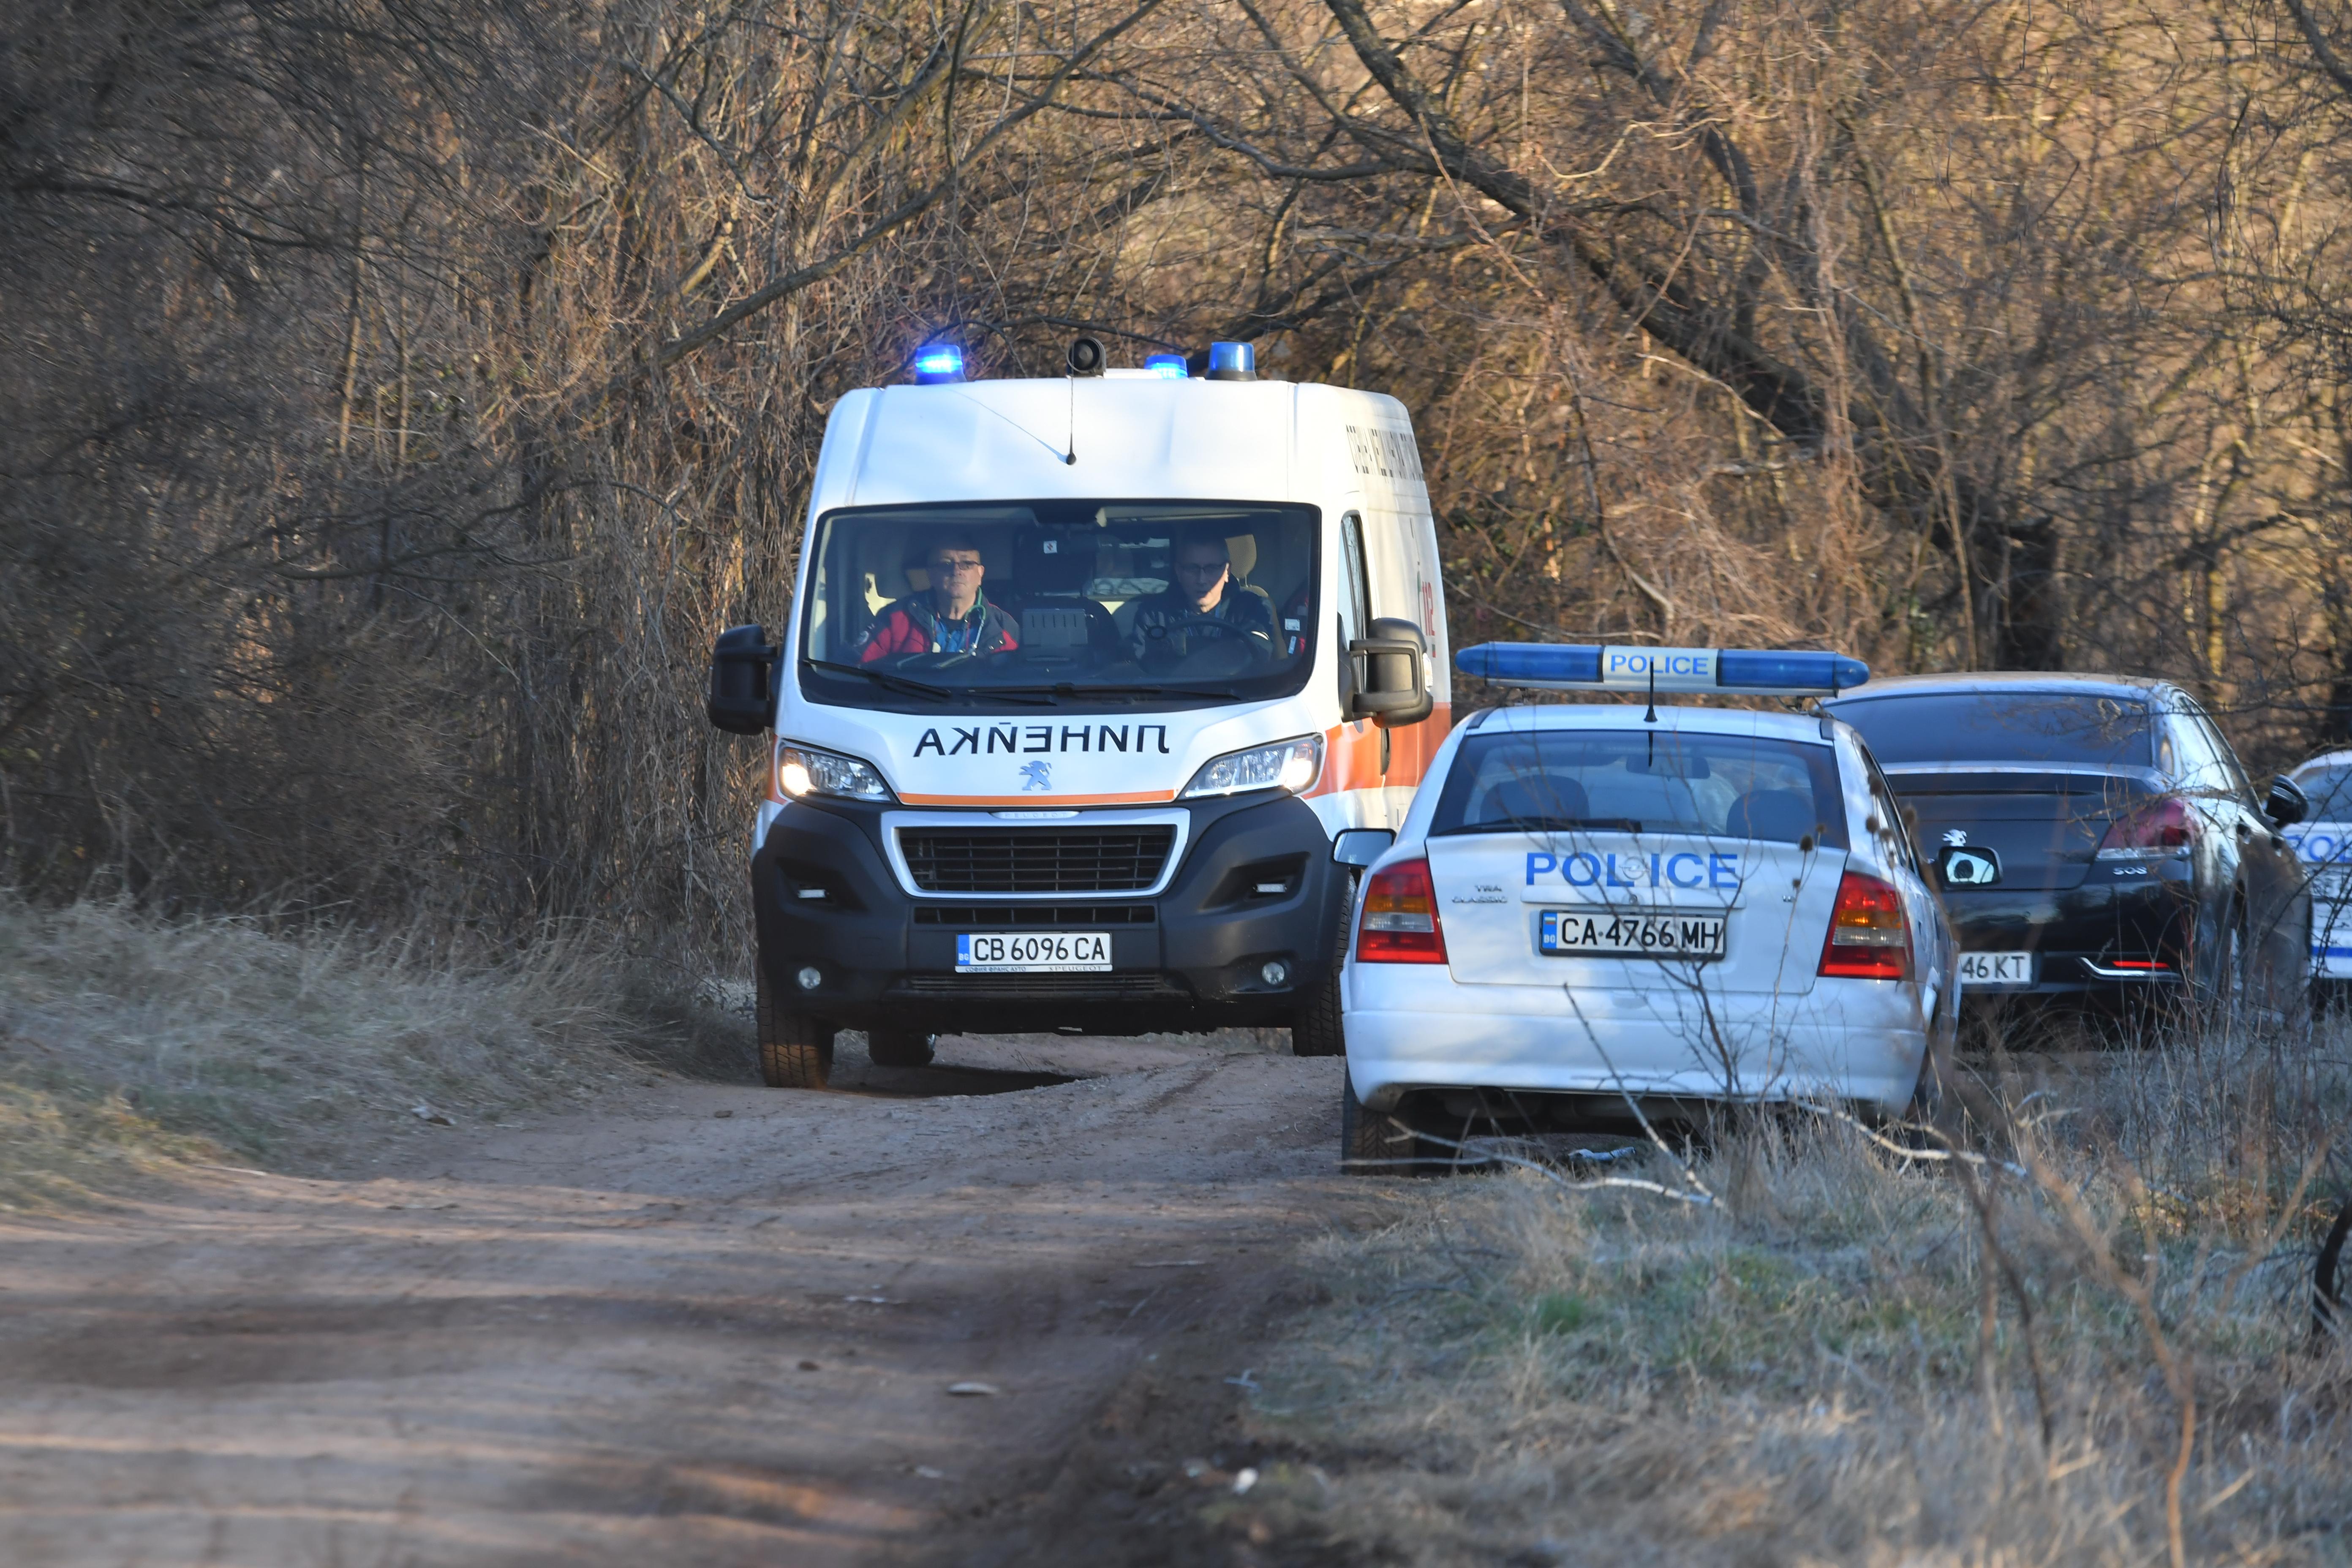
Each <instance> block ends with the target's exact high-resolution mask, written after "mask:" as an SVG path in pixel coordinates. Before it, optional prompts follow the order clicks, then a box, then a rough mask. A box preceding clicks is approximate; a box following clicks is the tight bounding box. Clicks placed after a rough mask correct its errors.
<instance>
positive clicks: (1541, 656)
mask: <svg viewBox="0 0 2352 1568" xmlns="http://www.w3.org/2000/svg"><path fill="white" fill-rule="evenodd" d="M1594 651H1595V650H1591V649H1549V650H1546V649H1540V647H1539V645H1486V647H1480V648H1468V649H1464V650H1463V651H1462V652H1461V654H1460V655H1459V658H1458V664H1459V666H1460V668H1463V669H1465V670H1468V671H1471V672H1472V673H1482V674H1486V676H1487V678H1488V679H1500V680H1502V681H1504V682H1505V683H1507V684H1517V685H1536V686H1544V687H1549V688H1551V689H1570V690H1575V689H1585V690H1603V689H1617V690H1620V691H1627V690H1632V691H1634V692H1639V691H1641V690H1642V689H1643V687H1642V683H1641V682H1639V681H1636V680H1631V679H1618V678H1617V674H1616V671H1615V668H1614V665H1613V664H1606V665H1605V667H1604V668H1602V669H1601V673H1600V674H1599V675H1598V676H1596V675H1594V674H1593V673H1592V672H1591V668H1590V664H1591V660H1590V656H1591V654H1592V653H1593V652H1594ZM1599 651H1600V652H1601V653H1602V654H1603V655H1604V656H1606V657H1607V658H1609V659H1613V658H1616V657H1617V656H1619V655H1621V654H1622V653H1625V652H1627V651H1629V650H1617V649H1607V650H1599ZM1630 651H1633V652H1635V653H1637V654H1638V653H1639V652H1640V651H1641V650H1630ZM1646 651H1647V654H1648V655H1649V656H1650V657H1651V658H1656V659H1657V660H1658V668H1668V666H1667V665H1666V663H1665V661H1664V658H1659V657H1658V656H1664V655H1694V656H1699V658H1700V659H1701V663H1702V667H1701V668H1699V670H1698V674H1697V677H1696V678H1695V679H1694V678H1692V677H1689V676H1687V675H1679V674H1678V675H1677V676H1675V678H1673V679H1668V678H1661V679H1658V680H1656V682H1655V684H1654V687H1653V688H1652V689H1654V691H1655V692H1659V693H1665V692H1670V691H1674V690H1676V689H1682V690H1720V691H1723V692H1724V693H1725V694H1727V695H1730V694H1737V693H1738V691H1739V690H1740V689H1741V688H1740V687H1739V686H1738V685H1735V683H1734V682H1733V681H1732V680H1731V679H1730V678H1729V677H1728V676H1727V675H1721V676H1719V675H1718V671H1719V669H1720V668H1721V667H1722V666H1724V665H1727V664H1728V663H1730V662H1731V661H1733V660H1737V659H1738V658H1749V659H1751V660H1756V659H1774V658H1790V657H1791V656H1759V655H1747V656H1743V655H1740V654H1738V653H1737V652H1735V651H1733V650H1668V649H1654V650H1646ZM1551 655H1581V656H1585V660H1586V668H1584V669H1583V670H1581V671H1580V673H1578V674H1577V675H1575V676H1573V677H1571V678H1570V679H1539V678H1540V677H1542V676H1543V675H1545V674H1546V673H1547V670H1546V668H1543V667H1544V666H1545V664H1546V663H1547V659H1548V656H1551ZM1793 657H1794V658H1811V659H1816V660H1832V659H1834V658H1835V656H1831V655H1807V656H1793ZM1686 663H1687V661H1686ZM1481 664H1483V665H1484V666H1485V668H1475V667H1478V666H1480V665H1481ZM1637 668H1638V667H1637ZM1816 668H1827V667H1826V666H1817V667H1816ZM1836 668H1837V671H1838V673H1837V675H1836V676H1833V677H1829V678H1826V679H1828V680H1829V681H1831V682H1832V684H1830V685H1829V686H1828V687H1827V688H1826V689H1816V688H1814V687H1813V686H1812V685H1811V684H1810V678H1805V677H1802V676H1800V677H1798V678H1794V679H1791V678H1790V676H1789V674H1788V672H1787V670H1786V669H1785V668H1783V669H1781V670H1780V674H1779V678H1778V684H1777V685H1768V684H1767V682H1766V681H1764V680H1761V679H1759V680H1757V681H1754V682H1752V683H1750V684H1749V685H1748V687H1747V689H1750V690H1759V691H1760V690H1764V689H1777V690H1779V691H1780V692H1781V693H1782V694H1799V693H1802V692H1815V693H1816V694H1821V695H1826V694H1827V693H1828V691H1829V690H1834V689H1837V686H1838V684H1843V685H1855V684H1859V683H1860V682H1861V681H1863V680H1866V679H1867V678H1868V672H1867V669H1866V668H1864V667H1863V666H1861V665H1859V664H1858V663H1855V662H1853V661H1851V660H1840V661H1837V664H1836ZM1718 679H1720V684H1718V683H1717V682H1718ZM1955 963H1956V943H1955V942H1954V940H1953V937H1952V934H1951V931H1950V929H1949V927H1948V924H1947V922H1946V921H1945V919H1944V916H1943V913H1942V910H1941V906H1940V904H1939V903H1938V901H1937V897H1936V894H1935V892H1934V890H1933V889H1932V887H1931V885H1930V882H1929V879H1928V877H1927V873H1926V871H1925V870H1924V868H1922V866H1921V865H1920V863H1919V860H1918V858H1917V854H1916V847H1914V846H1913V845H1912V843H1911V842H1910V837H1909V835H1908V834H1907V832H1906V829H1905V826H1904V818H1903V816H1902V815H1901V812H1900V809H1899V807H1898V806H1897V805H1896V804H1895V798H1894V795H1893V794H1892V792H1891V791H1890V790H1889V789H1888V788H1887V785H1886V784H1885V779H1884V777H1883V776H1882V775H1880V773H1879V772H1878V769H1877V767H1876V764H1875V763H1874V762H1873V761H1872V760H1871V759H1870V755H1869V752H1868V751H1867V749H1866V748H1865V747H1864V744H1863V743H1862V741H1861V738H1860V736H1859V735H1858V734H1857V733H1856V731H1853V729H1852V728H1851V727H1850V726H1848V725H1846V724H1843V723H1842V722H1839V721H1835V720H1827V719H1823V718H1822V717H1819V716H1801V715H1797V714H1787V713H1764V712H1754V711H1747V710H1733V709H1723V708H1699V707H1671V706H1667V705H1665V704H1663V703H1659V702H1657V701H1656V700H1655V698H1654V697H1653V698H1652V699H1651V700H1650V703H1649V704H1648V705H1647V706H1645V705H1644V704H1643V702H1641V701H1640V700H1636V701H1634V702H1632V703H1629V704H1627V705H1624V706H1619V707H1601V706H1584V705H1576V706H1570V705H1559V706H1542V707H1511V708H1501V709H1494V710H1487V711H1486V712H1484V713H1481V714H1478V715H1476V716H1475V717H1474V718H1473V719H1471V720H1470V721H1468V722H1465V724H1463V725H1462V726H1461V727H1460V728H1458V729H1457V730H1455V731H1454V733H1453V734H1452V735H1451V736H1449V737H1448V739H1447V741H1446V743H1445V744H1444V746H1443V747H1442V748H1440V750H1439V752H1438V753H1437V755H1436V756H1435V757H1433V759H1432V761H1431V765H1430V769H1429V773H1428V784H1427V787H1424V788H1423V790H1421V791H1420V792H1419V794H1418V795H1417V796H1416V798H1415V800H1414V802H1413V805H1412V809H1411V810H1410V811H1409V812H1408V813H1407V814H1406V816H1405V819H1404V821H1403V823H1402V825H1401V826H1400V829H1399V832H1398V835H1397V838H1396V841H1395V843H1394V844H1393V845H1392V846H1391V847H1390V848H1389V850H1388V851H1387V852H1386V853H1385V854H1383V855H1382V856H1381V857H1380V858H1379V859H1378V860H1376V861H1375V862H1374V863H1373V864H1372V866H1371V867H1370V869H1369V871H1368V873H1367V876H1366V879H1365V883H1364V892H1363V895H1362V897H1361V898H1360V900H1359V911H1358V918H1357V925H1356V931H1355V936H1354V939H1353V940H1352V941H1351V942H1350V943H1349V952H1348V959H1347V964H1346V969H1345V972H1344V977H1343V981H1342V1005H1343V1009H1344V1016H1345V1021H1346V1029H1345V1033H1346V1039H1347V1057H1348V1085H1347V1089H1346V1101H1347V1103H1346V1105H1345V1116H1344V1122H1345V1131H1343V1145H1344V1146H1343V1151H1342V1157H1343V1163H1347V1164H1349V1165H1350V1166H1351V1167H1353V1168H1356V1169H1370V1168H1376V1167H1377V1166H1379V1165H1381V1164H1384V1163H1412V1162H1413V1161H1414V1160H1415V1158H1416V1157H1418V1158H1424V1159H1426V1158H1443V1157H1444V1145H1443V1144H1439V1145H1434V1146H1433V1145H1429V1144H1426V1143H1421V1142H1420V1139H1419V1137H1418V1136H1417V1135H1419V1134H1427V1133H1436V1134H1438V1135H1439V1137H1440V1138H1450V1139H1454V1140H1458V1139H1460V1138H1462V1137H1465V1136H1466V1135H1469V1134H1471V1133H1473V1132H1480V1131H1498V1130H1502V1129H1505V1128H1509V1129H1511V1130H1514V1131H1538V1132H1540V1131H1546V1130H1547V1129H1549V1128H1551V1127H1556V1126H1568V1125H1577V1124H1584V1125H1589V1124H1590V1123H1591V1121H1592V1120H1593V1119H1609V1120H1617V1121H1630V1120H1631V1111H1630V1110H1629V1109H1628V1107H1627V1104H1626V1101H1627V1100H1628V1099H1629V1098H1631V1099H1632V1100H1636V1101H1638V1102H1641V1103H1642V1104H1643V1106H1644V1107H1645V1109H1650V1108H1655V1109H1659V1110H1666V1109H1671V1108H1672V1107H1673V1106H1674V1105H1675V1104H1679V1103H1682V1102H1689V1101H1717V1102H1720V1101H1734V1102H1756V1101H1775V1100H1779V1101H1790V1100H1808V1101H1827V1102H1833V1103H1837V1104H1842V1105H1849V1106H1854V1107H1858V1108H1860V1109H1863V1110H1866V1111H1870V1112H1876V1113H1889V1114H1899V1113H1901V1112H1902V1111H1903V1110H1906V1108H1907V1107H1908V1106H1909V1105H1910V1103H1911V1102H1912V1100H1913V1097H1914V1094H1915V1091H1916V1087H1917V1085H1918V1082H1919V1079H1920V1075H1921V1072H1922V1069H1923V1067H1924V1065H1925V1062H1926V1059H1927V1053H1928V1047H1929V1045H1930V1042H1931V1039H1932V1038H1933V1037H1935V1036H1936V1035H1937V1032H1938V1031H1939V1030H1945V1029H1948V1028H1949V1027H1950V1026H1951V1019H1952V1017H1953V1016H1954V1014H1955V1009H1956V1005H1957V992H1958V985H1957V979H1956V974H1955V967H1954V966H1955ZM1661 1102H1664V1103H1661ZM1375 1124H1380V1125H1381V1127H1383V1128H1384V1129H1385V1130H1384V1131H1372V1130H1371V1129H1372V1128H1373V1127H1374V1125H1375ZM1383 1140H1385V1142H1383ZM1416 1145H1418V1146H1419V1147H1418V1154H1416V1147H1415V1146H1416Z"/></svg>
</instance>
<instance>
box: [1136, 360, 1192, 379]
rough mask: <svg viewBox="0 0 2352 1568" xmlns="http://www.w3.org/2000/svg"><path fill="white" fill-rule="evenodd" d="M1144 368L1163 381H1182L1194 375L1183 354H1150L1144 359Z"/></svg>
mask: <svg viewBox="0 0 2352 1568" xmlns="http://www.w3.org/2000/svg"><path fill="white" fill-rule="evenodd" d="M1143 368H1144V369H1146V370H1148V371H1150V373H1151V374H1154V375H1156V376H1158V377H1159V378H1160V380H1162V381H1182V380H1183V379H1185V378H1186V377H1187V376H1189V375H1191V374H1192V371H1191V370H1190V369H1189V368H1188V367H1187V366H1186V365H1185V363H1184V356H1183V355H1182V354H1148V355H1146V356H1145V357H1144V361H1143Z"/></svg>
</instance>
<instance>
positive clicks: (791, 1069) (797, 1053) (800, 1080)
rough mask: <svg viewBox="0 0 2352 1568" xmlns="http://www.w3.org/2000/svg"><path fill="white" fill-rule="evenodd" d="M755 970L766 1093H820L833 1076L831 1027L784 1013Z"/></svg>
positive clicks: (761, 972)
mask: <svg viewBox="0 0 2352 1568" xmlns="http://www.w3.org/2000/svg"><path fill="white" fill-rule="evenodd" d="M756 967H758V969H759V980H758V989H759V1023H760V1077H761V1079H764V1080H765V1081H766V1083H767V1085H768V1087H769V1088H770V1089H823V1088H824V1085H825V1080H826V1079H828V1078H830V1077H832V1076H833V1036H834V1026H832V1025H831V1024H828V1023H826V1022H825V1021H824V1019H822V1018H812V1017H810V1016H808V1015H807V1014H805V1013H787V1012H785V1011H784V1010H783V1009H782V1007H779V1006H777V1005H776V1003H775V999H774V998H773V997H772V995H771V994H769V990H768V973H767V969H766V966H765V965H759V966H756Z"/></svg>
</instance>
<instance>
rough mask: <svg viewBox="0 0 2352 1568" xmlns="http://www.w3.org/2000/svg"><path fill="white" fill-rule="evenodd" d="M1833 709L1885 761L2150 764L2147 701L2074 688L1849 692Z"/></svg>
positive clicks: (1890, 764)
mask: <svg viewBox="0 0 2352 1568" xmlns="http://www.w3.org/2000/svg"><path fill="white" fill-rule="evenodd" d="M1824 706H1826V707H1828V708H1829V710H1830V711H1832V712H1833V713H1835V714H1836V715H1837V716H1838V717H1839V718H1841V719H1843V720H1844V721H1846V722H1847V723H1849V724H1851V725H1853V727H1854V728H1855V729H1857V730H1859V731H1862V738H1863V739H1864V741H1867V742H1869V743H1870V751H1871V754H1872V755H1873V756H1874V757H1876V758H1877V759H1878V763H1879V765H1880V766H1881V767H1889V768H1893V767H1901V766H1903V765H1904V764H1905V763H2087V764H2092V765H2095V766H2102V767H2133V768H2145V767H2152V766H2154V765H2155V762H2156V742H2155V735H2154V726H2153V724H2152V723H2151V722H2150V721H2149V717H2148V710H2147V704H2146V703H2145V702H2140V701H2137V700H2131V699H2128V698H2120V697H2110V696H2105V695H2102V694H2100V693H2096V692H2074V691H2003V690H2000V689H1998V688H1995V689H1992V690H1989V691H1923V692H1920V693H1918V694H1917V695H1916V696H1913V695H1909V694H1897V693H1893V692H1890V693H1888V694H1887V695H1886V696H1885V697H1852V698H1848V699H1846V700H1844V701H1842V702H1835V703H1829V704H1825V705H1824Z"/></svg>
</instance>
